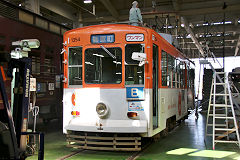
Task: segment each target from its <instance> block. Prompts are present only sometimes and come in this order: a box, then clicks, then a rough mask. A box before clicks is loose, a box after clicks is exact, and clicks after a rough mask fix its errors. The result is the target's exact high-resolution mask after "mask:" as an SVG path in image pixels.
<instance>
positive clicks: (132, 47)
mask: <svg viewBox="0 0 240 160" xmlns="http://www.w3.org/2000/svg"><path fill="white" fill-rule="evenodd" d="M133 52H141V53H144V45H143V44H127V45H126V46H125V84H126V85H133V84H144V65H143V66H141V67H140V66H138V64H139V61H135V60H133V59H132V53H133Z"/></svg>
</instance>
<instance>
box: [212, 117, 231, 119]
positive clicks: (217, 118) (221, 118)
mask: <svg viewBox="0 0 240 160" xmlns="http://www.w3.org/2000/svg"><path fill="white" fill-rule="evenodd" d="M215 118H217V119H234V117H215Z"/></svg>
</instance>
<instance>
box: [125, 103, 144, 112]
mask: <svg viewBox="0 0 240 160" xmlns="http://www.w3.org/2000/svg"><path fill="white" fill-rule="evenodd" d="M128 111H144V109H143V106H142V104H141V101H134V102H128Z"/></svg>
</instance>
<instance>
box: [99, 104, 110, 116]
mask: <svg viewBox="0 0 240 160" xmlns="http://www.w3.org/2000/svg"><path fill="white" fill-rule="evenodd" d="M96 112H97V114H98V116H99V117H100V118H105V117H106V116H107V114H108V112H109V109H108V107H107V106H106V105H105V104H104V103H102V102H101V103H98V104H97V106H96Z"/></svg>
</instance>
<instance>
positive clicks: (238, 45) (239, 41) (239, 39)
mask: <svg viewBox="0 0 240 160" xmlns="http://www.w3.org/2000/svg"><path fill="white" fill-rule="evenodd" d="M239 47H240V35H239V37H238V42H237V45H236V48H235V54H234V56H237V54H238V51H239Z"/></svg>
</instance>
